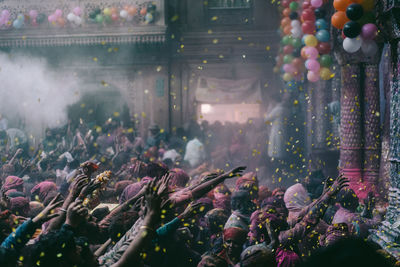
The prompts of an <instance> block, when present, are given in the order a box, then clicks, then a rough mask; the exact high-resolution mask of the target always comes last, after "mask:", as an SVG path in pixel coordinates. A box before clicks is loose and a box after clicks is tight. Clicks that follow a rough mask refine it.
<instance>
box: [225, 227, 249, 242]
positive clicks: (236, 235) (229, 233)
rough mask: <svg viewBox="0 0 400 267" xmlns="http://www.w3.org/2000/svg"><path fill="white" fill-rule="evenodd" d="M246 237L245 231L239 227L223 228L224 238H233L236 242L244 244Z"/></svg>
mask: <svg viewBox="0 0 400 267" xmlns="http://www.w3.org/2000/svg"><path fill="white" fill-rule="evenodd" d="M246 239H247V231H246V230H244V229H242V228H239V227H230V228H226V229H224V240H234V241H235V242H236V243H238V244H244V243H245V242H246Z"/></svg>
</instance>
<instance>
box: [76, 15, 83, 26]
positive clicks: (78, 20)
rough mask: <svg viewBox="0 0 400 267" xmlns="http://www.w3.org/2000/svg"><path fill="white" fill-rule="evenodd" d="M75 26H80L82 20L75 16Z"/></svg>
mask: <svg viewBox="0 0 400 267" xmlns="http://www.w3.org/2000/svg"><path fill="white" fill-rule="evenodd" d="M74 22H75V24H76V25H81V24H82V18H81V17H79V16H75V20H74Z"/></svg>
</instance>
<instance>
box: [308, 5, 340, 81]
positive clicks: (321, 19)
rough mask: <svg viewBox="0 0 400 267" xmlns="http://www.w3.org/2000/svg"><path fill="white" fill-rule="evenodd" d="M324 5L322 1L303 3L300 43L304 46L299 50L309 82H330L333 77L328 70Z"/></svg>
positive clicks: (328, 43)
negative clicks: (301, 37)
mask: <svg viewBox="0 0 400 267" xmlns="http://www.w3.org/2000/svg"><path fill="white" fill-rule="evenodd" d="M324 4H325V3H324V1H322V0H311V1H309V0H308V1H307V0H306V1H304V2H303V13H302V20H303V24H302V28H303V32H304V33H305V35H304V37H303V40H302V41H303V43H304V45H305V46H304V47H303V48H302V50H301V56H302V57H303V59H304V60H306V61H305V64H304V65H305V67H306V69H307V70H308V72H307V79H308V81H310V82H317V81H319V80H320V79H322V80H330V79H331V78H332V77H333V75H332V72H331V70H330V67H331V65H332V57H331V56H330V52H331V45H330V40H331V36H330V33H329V24H328V22H327V21H326V19H325V17H326V11H325V9H324Z"/></svg>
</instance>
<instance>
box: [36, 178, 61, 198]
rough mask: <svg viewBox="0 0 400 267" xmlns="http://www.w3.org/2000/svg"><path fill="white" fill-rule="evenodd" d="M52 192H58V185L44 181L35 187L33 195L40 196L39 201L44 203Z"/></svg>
mask: <svg viewBox="0 0 400 267" xmlns="http://www.w3.org/2000/svg"><path fill="white" fill-rule="evenodd" d="M52 191H57V185H56V184H55V183H53V182H51V181H44V182H41V183H38V184H37V185H35V187H33V188H32V190H31V194H32V195H37V196H39V201H40V202H43V201H44V200H45V199H46V197H47V196H48V195H49V193H50V192H52Z"/></svg>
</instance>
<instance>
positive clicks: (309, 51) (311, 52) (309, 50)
mask: <svg viewBox="0 0 400 267" xmlns="http://www.w3.org/2000/svg"><path fill="white" fill-rule="evenodd" d="M304 52H305V54H306V56H307V58H308V59H316V58H317V57H318V50H317V48H315V47H311V46H308V47H306V49H305V51H304Z"/></svg>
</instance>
